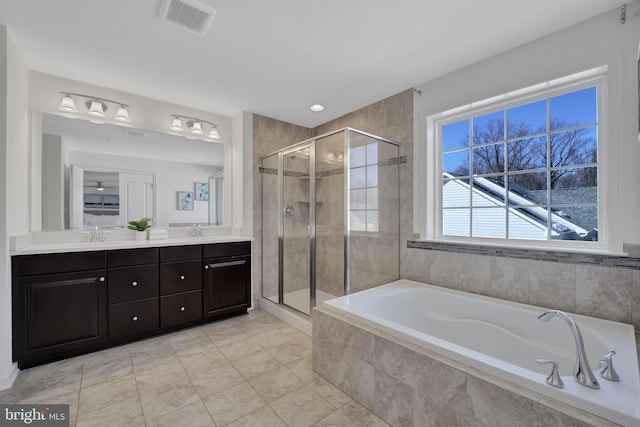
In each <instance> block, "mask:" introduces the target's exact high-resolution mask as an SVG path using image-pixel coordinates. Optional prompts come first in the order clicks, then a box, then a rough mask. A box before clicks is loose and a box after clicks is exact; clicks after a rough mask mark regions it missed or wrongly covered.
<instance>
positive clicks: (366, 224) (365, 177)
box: [349, 143, 378, 232]
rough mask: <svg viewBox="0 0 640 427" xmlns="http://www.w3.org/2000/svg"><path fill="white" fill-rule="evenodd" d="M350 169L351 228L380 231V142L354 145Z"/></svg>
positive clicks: (351, 152)
mask: <svg viewBox="0 0 640 427" xmlns="http://www.w3.org/2000/svg"><path fill="white" fill-rule="evenodd" d="M349 171H350V173H351V175H350V185H349V193H350V198H351V210H350V212H349V217H350V221H351V230H352V231H366V232H378V144H377V143H369V144H366V145H361V146H358V147H352V148H351V151H350V153H349Z"/></svg>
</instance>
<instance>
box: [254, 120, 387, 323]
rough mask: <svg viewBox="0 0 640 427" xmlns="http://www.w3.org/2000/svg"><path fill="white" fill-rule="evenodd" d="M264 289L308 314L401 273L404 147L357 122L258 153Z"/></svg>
mask: <svg viewBox="0 0 640 427" xmlns="http://www.w3.org/2000/svg"><path fill="white" fill-rule="evenodd" d="M260 173H261V178H262V179H261V181H262V296H263V298H266V299H268V300H271V301H273V302H274V303H277V304H281V305H285V306H288V307H290V308H292V309H295V310H297V311H299V312H301V313H304V314H306V315H309V314H310V313H311V308H312V307H314V306H315V305H316V303H319V302H320V301H323V300H326V299H329V298H333V297H337V296H342V295H345V294H348V293H351V292H355V291H358V290H362V289H367V288H370V287H373V286H376V285H379V284H382V283H387V282H390V281H392V280H396V279H398V278H399V274H400V220H399V217H400V215H399V210H400V209H399V147H398V145H397V144H395V143H393V142H391V141H389V140H386V139H384V138H380V137H378V136H375V135H371V134H368V133H366V132H362V131H359V130H356V129H352V128H344V129H340V130H337V131H334V132H330V133H327V134H324V135H320V136H318V137H315V138H312V139H309V140H306V141H303V142H300V143H298V144H295V145H292V146H290V147H287V148H285V149H282V150H280V151H278V152H276V153H273V154H271V155H268V156H265V157H263V158H262V159H261V167H260Z"/></svg>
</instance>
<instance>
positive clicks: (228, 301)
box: [202, 256, 251, 317]
mask: <svg viewBox="0 0 640 427" xmlns="http://www.w3.org/2000/svg"><path fill="white" fill-rule="evenodd" d="M202 278H203V287H202V290H203V304H204V310H203V312H204V316H205V317H217V316H220V315H224V314H228V313H233V312H238V313H241V312H246V311H247V308H248V307H249V306H250V301H249V299H250V296H251V289H250V287H251V257H249V256H242V257H231V258H220V259H214V260H205V262H204V274H203V276H202Z"/></svg>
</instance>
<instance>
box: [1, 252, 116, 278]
mask: <svg viewBox="0 0 640 427" xmlns="http://www.w3.org/2000/svg"><path fill="white" fill-rule="evenodd" d="M12 261H13V274H14V275H15V276H33V275H37V274H53V273H69V272H73V271H86V270H102V269H104V266H105V252H104V251H95V252H93V251H89V252H70V253H60V254H37V255H20V256H14V257H12Z"/></svg>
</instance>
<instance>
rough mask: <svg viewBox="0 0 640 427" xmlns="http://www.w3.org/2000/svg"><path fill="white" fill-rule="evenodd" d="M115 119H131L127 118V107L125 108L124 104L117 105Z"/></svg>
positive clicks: (125, 120)
mask: <svg viewBox="0 0 640 427" xmlns="http://www.w3.org/2000/svg"><path fill="white" fill-rule="evenodd" d="M115 119H116V120H117V121H119V122H125V123H126V122H130V121H131V119H129V109H127V108H126V107H124V106H122V105H121V106H119V107H118V111H116V117H115Z"/></svg>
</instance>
